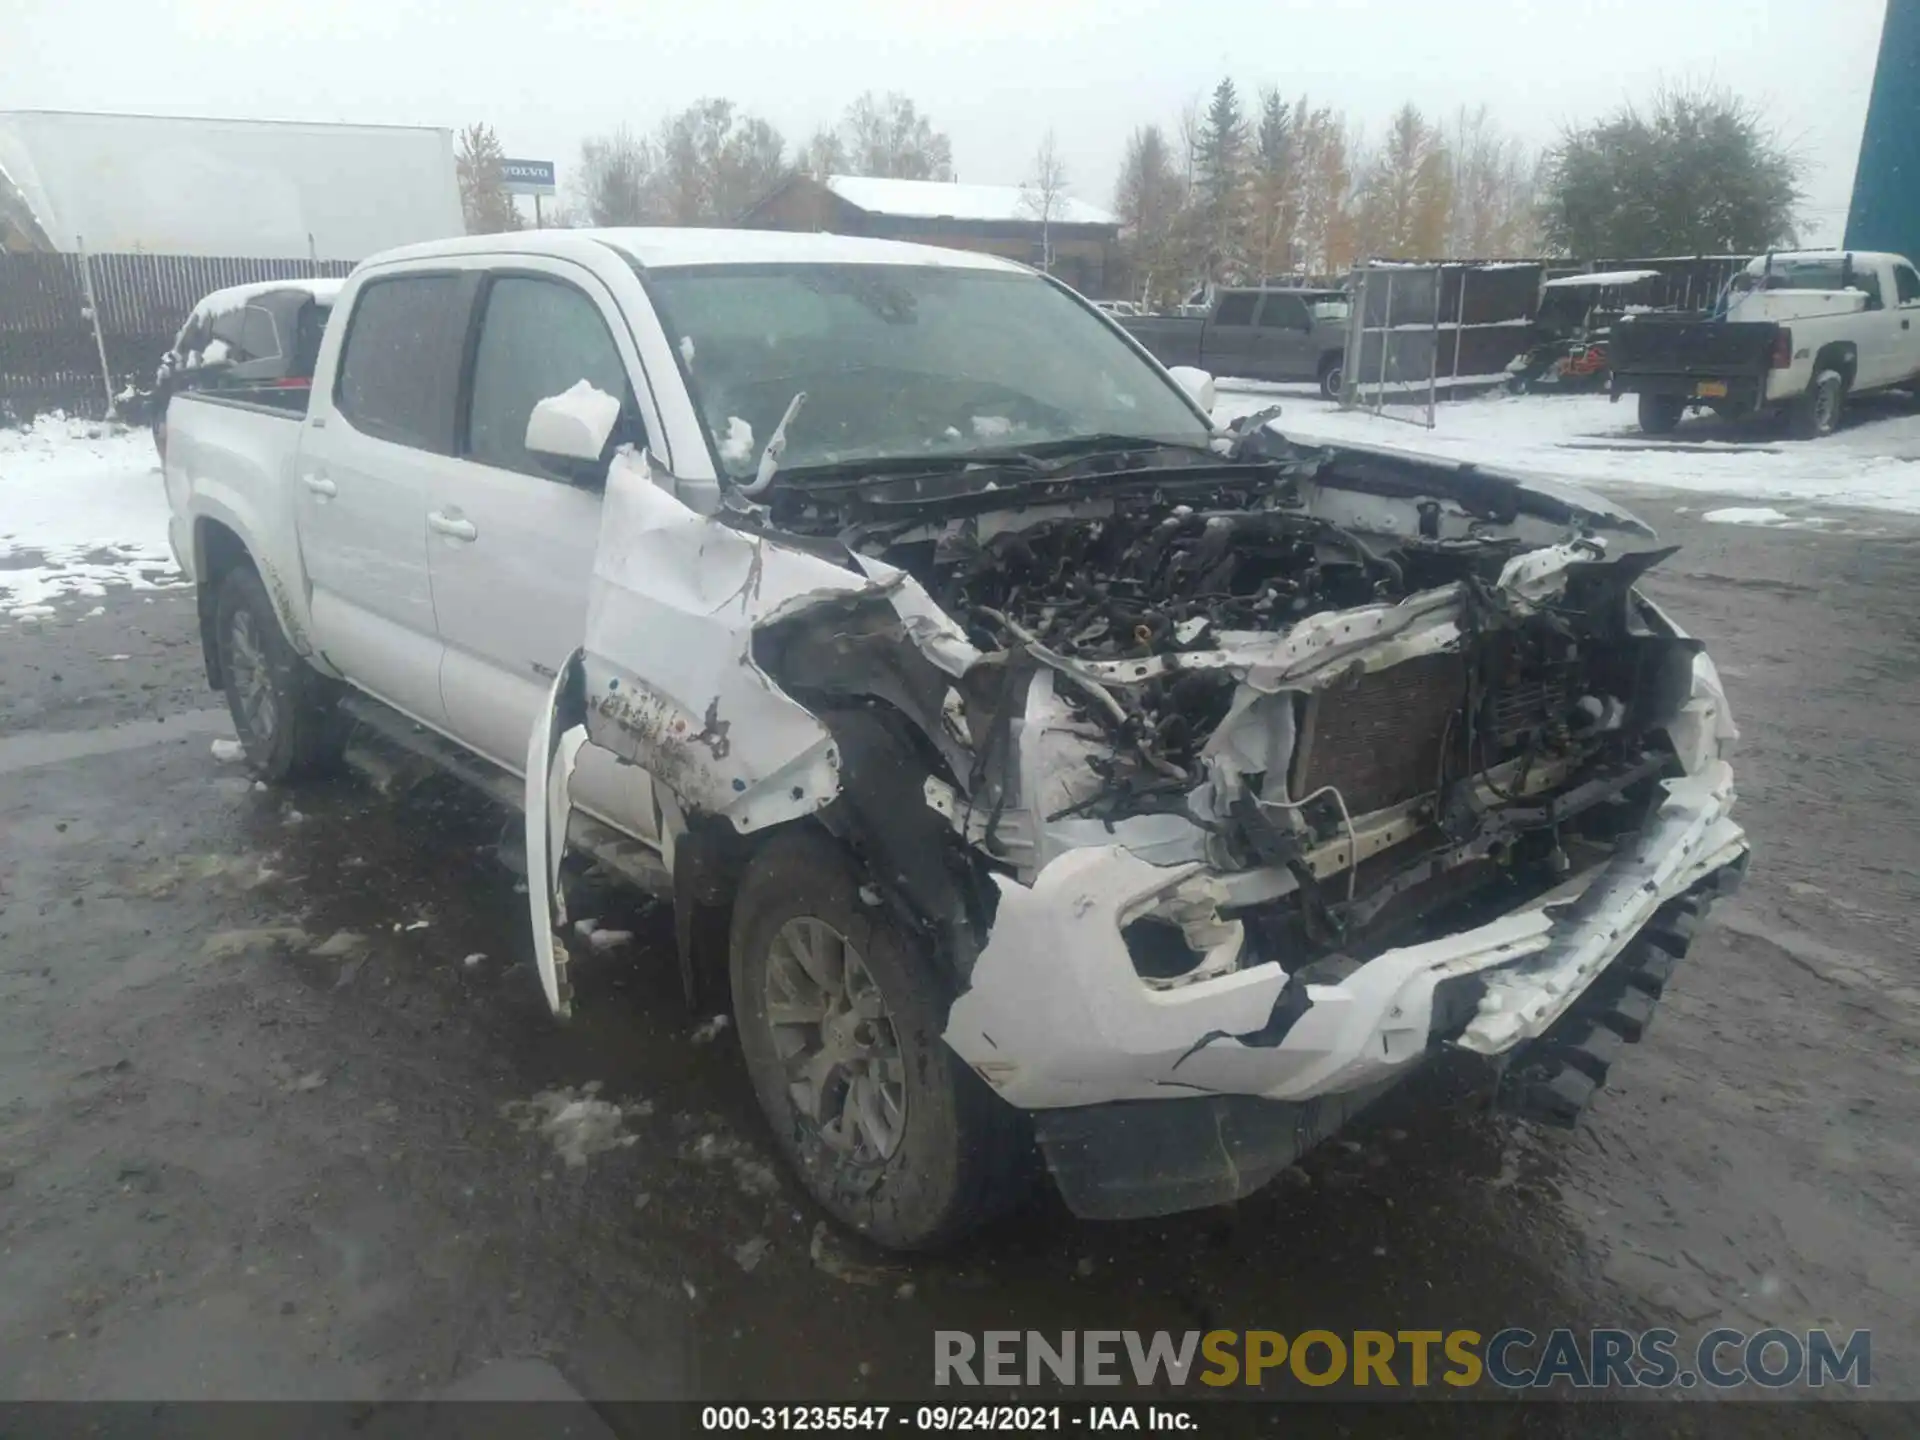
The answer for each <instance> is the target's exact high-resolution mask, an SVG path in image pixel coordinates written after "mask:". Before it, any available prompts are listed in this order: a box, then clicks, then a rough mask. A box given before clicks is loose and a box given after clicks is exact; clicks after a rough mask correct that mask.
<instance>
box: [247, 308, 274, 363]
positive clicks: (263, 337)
mask: <svg viewBox="0 0 1920 1440" xmlns="http://www.w3.org/2000/svg"><path fill="white" fill-rule="evenodd" d="M240 348H241V349H242V350H244V351H245V352H246V356H247V359H249V360H274V359H278V358H279V355H280V335H279V332H278V331H277V330H276V329H275V328H274V323H273V312H272V311H271V310H269V309H267V307H266V306H264V305H249V306H247V308H246V309H245V310H243V311H241V312H240Z"/></svg>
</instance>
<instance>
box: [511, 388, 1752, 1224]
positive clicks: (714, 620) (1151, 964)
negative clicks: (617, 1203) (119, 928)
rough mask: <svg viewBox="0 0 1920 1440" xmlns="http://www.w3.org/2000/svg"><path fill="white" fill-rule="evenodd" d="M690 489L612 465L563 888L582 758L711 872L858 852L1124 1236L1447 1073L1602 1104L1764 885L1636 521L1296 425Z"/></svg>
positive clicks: (961, 1017) (1698, 659)
mask: <svg viewBox="0 0 1920 1440" xmlns="http://www.w3.org/2000/svg"><path fill="white" fill-rule="evenodd" d="M671 489H672V481H671V477H667V476H661V475H657V474H654V473H653V472H652V471H651V470H650V469H649V467H648V465H647V463H646V461H645V457H635V456H627V457H625V458H624V459H623V460H621V461H619V462H616V465H615V471H614V475H613V477H612V479H611V481H610V483H609V491H608V511H607V518H606V521H605V523H604V526H603V535H602V542H601V548H600V555H599V559H598V561H597V562H596V567H595V583H594V600H593V605H592V611H591V618H590V621H589V633H588V636H587V643H586V645H585V647H584V649H583V651H582V653H581V655H580V656H579V657H576V662H575V664H574V665H573V666H572V667H570V669H569V671H568V673H567V674H565V675H563V676H562V679H561V681H560V682H559V683H558V684H557V685H556V688H555V697H556V715H557V716H558V717H559V718H558V719H557V720H556V721H555V722H554V723H553V724H551V725H550V726H549V727H546V728H545V729H543V731H542V733H541V734H540V735H537V736H536V737H535V740H534V746H533V754H532V755H530V763H529V767H528V783H529V799H530V801H535V803H530V804H529V807H528V814H529V826H530V831H531V829H532V828H533V827H535V826H536V825H537V826H538V827H539V828H540V829H541V831H542V834H541V836H540V839H539V841H538V843H537V845H536V844H535V842H534V841H533V840H532V839H531V838H530V844H529V853H530V859H531V858H533V857H534V856H535V855H536V854H537V855H538V856H539V857H540V864H539V866H538V867H537V868H536V870H535V873H536V874H537V875H539V876H540V877H541V878H542V879H543V880H548V881H549V882H551V881H552V880H553V877H557V873H558V872H557V867H555V866H554V865H553V864H552V863H551V862H552V857H553V856H554V854H555V852H556V849H557V845H556V843H555V837H557V836H559V835H561V834H563V831H564V822H565V806H564V804H562V803H556V802H555V801H554V796H555V794H556V793H557V792H556V782H555V781H554V780H553V779H552V776H553V775H554V773H555V770H554V765H556V764H558V765H560V766H562V767H563V768H564V767H565V766H566V765H567V764H569V763H570V759H571V753H572V751H571V750H570V749H569V743H568V741H567V739H566V737H567V736H568V735H569V733H572V734H573V735H574V736H575V738H574V740H573V741H572V742H571V743H572V745H574V746H575V747H577V744H578V736H579V735H580V734H582V733H584V735H585V736H587V737H588V738H590V739H592V741H593V742H594V743H596V744H599V745H602V746H605V747H606V748H608V749H611V750H614V751H615V752H616V753H618V754H620V755H622V756H623V757H625V758H627V759H629V760H631V761H633V762H634V763H637V764H639V765H641V766H643V767H644V768H645V769H647V771H648V772H649V773H650V775H651V776H652V778H653V781H654V786H655V793H656V796H657V797H658V798H659V801H660V805H661V812H662V813H661V826H662V834H663V837H664V839H663V849H664V850H665V852H666V858H667V862H668V866H669V868H670V869H672V870H674V871H675V872H676V876H678V874H679V873H680V872H681V871H683V870H689V869H692V868H694V867H693V865H692V863H691V862H690V861H689V860H688V859H687V858H686V857H685V856H680V855H677V854H676V847H682V848H684V849H685V850H686V851H687V854H688V855H692V854H694V853H696V852H697V853H698V854H699V855H700V856H702V857H703V864H705V863H706V861H707V860H709V859H711V857H715V856H718V857H720V859H719V860H718V861H715V862H713V863H715V864H717V865H718V866H719V868H720V869H721V870H722V871H724V870H725V868H726V866H727V865H729V864H733V865H740V864H746V863H750V855H751V848H752V847H751V837H752V836H753V835H754V834H756V833H758V832H763V831H766V830H769V829H772V828H774V827H778V826H781V825H784V824H787V823H790V822H793V821H796V820H801V819H810V820H811V821H812V822H814V823H818V824H822V825H824V826H826V827H827V828H828V829H830V830H831V831H833V832H834V833H836V834H837V835H839V836H840V837H841V838H842V839H843V840H844V841H845V842H846V844H847V845H848V846H849V847H850V848H851V849H852V850H853V851H854V852H855V853H856V854H857V855H858V856H859V857H860V859H861V860H862V862H863V864H864V867H865V870H866V872H867V873H868V874H869V876H870V877H871V880H872V886H873V889H874V891H875V892H876V894H875V900H876V903H882V904H885V905H886V906H887V907H888V908H889V909H890V910H891V911H892V912H893V913H894V914H895V915H896V916H897V917H898V918H899V919H900V921H901V922H902V923H903V924H905V925H907V926H909V927H910V928H911V930H912V931H913V932H914V933H916V934H917V935H919V936H920V937H922V941H923V944H924V948H925V952H926V956H927V958H928V961H929V963H931V964H934V965H935V966H937V967H938V968H939V969H940V971H941V972H942V973H943V975H944V976H945V977H946V980H947V983H948V987H949V990H950V992H951V993H952V994H954V995H955V996H957V998H956V999H955V1001H954V1003H953V1005H952V1008H951V1011H950V1014H949V1018H948V1023H947V1027H946V1032H945V1038H946V1041H947V1043H948V1044H949V1045H950V1046H951V1047H952V1048H953V1049H954V1050H955V1051H956V1052H957V1053H958V1054H959V1055H960V1056H962V1057H963V1058H964V1059H965V1060H966V1061H967V1062H968V1063H969V1064H970V1065H971V1066H972V1067H973V1069H974V1070H975V1071H976V1072H977V1073H978V1074H979V1075H980V1076H981V1077H982V1078H983V1079H984V1080H985V1081H986V1082H987V1084H988V1085H990V1086H991V1087H992V1088H993V1089H994V1090H995V1091H996V1092H997V1093H998V1094H999V1095H1000V1096H1002V1097H1003V1098H1004V1099H1005V1100H1006V1101H1008V1102H1009V1103H1011V1104H1013V1105H1016V1106H1019V1107H1021V1108H1023V1109H1027V1110H1030V1111H1034V1112H1036V1118H1037V1130H1038V1134H1039V1136H1040V1140H1041V1143H1042V1146H1043V1148H1044V1150H1045V1151H1046V1154H1047V1158H1048V1160H1049V1162H1050V1164H1051V1166H1052V1168H1053V1170H1054V1173H1055V1175H1056V1177H1057V1178H1058V1179H1059V1181H1060V1183H1061V1186H1062V1189H1063V1192H1064V1193H1065V1195H1066V1197H1067V1199H1068V1201H1069V1203H1070V1204H1071V1205H1072V1206H1073V1207H1074V1208H1075V1209H1076V1210H1078V1211H1080V1212H1081V1213H1083V1214H1089V1215H1103V1216H1121V1215H1142V1214H1152V1213H1163V1212H1166V1211H1171V1210H1178V1209H1184V1208H1189V1207H1191V1206H1193V1205H1200V1204H1210V1203H1217V1202H1219V1201H1222V1200H1227V1199H1232V1198H1234V1197H1236V1196H1238V1195H1241V1194H1245V1193H1247V1192H1248V1191H1250V1190H1252V1189H1254V1188H1256V1187H1257V1186H1258V1185H1259V1184H1261V1183H1264V1181H1265V1180H1266V1179H1267V1178H1269V1177H1270V1176H1271V1175H1272V1174H1273V1173H1274V1172H1275V1171H1277V1170H1278V1169H1279V1168H1280V1167H1281V1166H1284V1165H1285V1164H1287V1163H1290V1162H1291V1160H1292V1159H1294V1158H1295V1157H1296V1156H1297V1155H1298V1154H1299V1153H1300V1151H1301V1150H1303V1149H1305V1148H1307V1147H1308V1146H1309V1145H1311V1144H1312V1143H1315V1142H1316V1141H1317V1140H1318V1139H1319V1138H1321V1137H1323V1136H1324V1135H1325V1134H1327V1133H1330V1132H1331V1130H1332V1129H1333V1128H1335V1127H1337V1126H1338V1124H1340V1123H1341V1122H1342V1121H1344V1119H1345V1118H1346V1116H1348V1115H1349V1114H1351V1113H1353V1111H1355V1110H1356V1109H1357V1108H1358V1107H1359V1106H1360V1105H1362V1104H1364V1103H1366V1102H1367V1101H1368V1100H1370V1099H1371V1098H1373V1097H1374V1096H1375V1095H1377V1094H1379V1093H1381V1092H1382V1091H1383V1090H1384V1089H1386V1088H1388V1087H1390V1086H1391V1085H1392V1084H1394V1083H1397V1082H1398V1081H1399V1080H1400V1079H1402V1078H1404V1077H1405V1076H1406V1075H1407V1074H1409V1073H1411V1072H1412V1071H1413V1069H1414V1068H1415V1067H1416V1066H1417V1065H1418V1064H1419V1063H1420V1062H1422V1061H1423V1060H1425V1059H1427V1058H1428V1057H1429V1056H1431V1055H1432V1054H1434V1053H1436V1052H1438V1051H1440V1050H1443V1049H1458V1050H1461V1051H1468V1052H1474V1053H1477V1054H1480V1055H1483V1056H1487V1057H1491V1058H1493V1059H1495V1060H1496V1061H1497V1062H1498V1063H1501V1064H1503V1065H1505V1066H1506V1067H1507V1069H1508V1075H1509V1081H1508V1091H1509V1093H1510V1095H1511V1096H1512V1097H1513V1098H1514V1099H1515V1101H1516V1103H1517V1104H1519V1105H1521V1106H1522V1108H1525V1109H1528V1110H1529V1111H1530V1112H1531V1113H1535V1114H1538V1115H1541V1116H1543V1117H1545V1118H1549V1119H1555V1120H1562V1121H1564V1120H1568V1119H1570V1118H1571V1116H1572V1115H1574V1114H1577V1113H1578V1110H1579V1107H1580V1104H1581V1103H1583V1102H1584V1099H1585V1098H1586V1096H1587V1095H1588V1094H1590V1093H1591V1090H1592V1088H1593V1087H1594V1086H1596V1085H1597V1084H1598V1083H1600V1081H1601V1080H1603V1079H1604V1076H1605V1070H1606V1066H1607V1064H1608V1063H1610V1061H1611V1058H1612V1055H1613V1052H1614V1049H1615V1048H1616V1047H1617V1045H1618V1044H1619V1043H1621V1042H1623V1041H1626V1040H1632V1039H1637V1038H1638V1032H1639V1029H1640V1028H1641V1027H1642V1026H1643V1025H1644V1023H1645V1011H1646V1009H1647V1008H1649V1007H1650V1006H1651V1003H1652V999H1653V998H1655V997H1657V995H1658V993H1659V989H1660V986H1661V985H1662V984H1663V983H1664V980H1665V977H1666V974H1667V973H1668V972H1669V971H1670V969H1671V963H1672V961H1673V960H1674V959H1677V958H1678V954H1679V953H1680V952H1683V951H1684V948H1685V937H1686V935H1687V934H1690V932H1691V926H1692V924H1693V923H1694V922H1695V921H1696V920H1697V918H1698V915H1699V912H1700V911H1701V909H1702V908H1703V907H1704V903H1705V901H1706V899H1708V898H1710V897H1711V895H1712V894H1713V893H1716V892H1717V890H1718V889H1719V888H1721V887H1722V886H1724V885H1725V884H1727V883H1730V881H1731V880H1732V879H1735V878H1737V876H1738V874H1739V872H1740V868H1741V867H1742V865H1743V864H1744V856H1745V851H1746V844H1745V840H1744V838H1743V836H1742V833H1741V831H1740V830H1739V828H1738V827H1737V826H1736V825H1735V824H1734V823H1733V821H1732V820H1731V819H1730V818H1729V811H1730V809H1731V806H1732V803H1733V798H1734V793H1733V783H1732V775H1731V770H1730V768H1729V765H1728V755H1729V753H1730V750H1731V745H1732V742H1733V739H1734V736H1735V732H1734V729H1733V726H1732V723H1731V720H1730V718H1729V717H1728V714H1727V709H1726V703H1725V697H1724V695H1723V693H1722V691H1721V688H1720V685H1719V681H1718V678H1717V676H1716V674H1715V672H1714V670H1713V666H1712V663H1711V661H1710V660H1708V659H1707V657H1706V656H1705V654H1704V653H1703V651H1702V649H1701V647H1700V645H1699V644H1698V643H1697V642H1696V641H1693V640H1692V639H1690V638H1689V637H1687V636H1686V635H1685V634H1684V633H1683V632H1681V631H1680V630H1679V629H1678V628H1677V627H1676V626H1674V625H1673V624H1672V623H1671V622H1669V621H1668V620H1667V619H1666V618H1665V617H1664V616H1663V615H1662V614H1661V613H1660V612H1659V611H1658V610H1657V609H1656V608H1655V607H1654V606H1653V605H1652V604H1651V602H1649V601H1648V600H1646V599H1645V598H1644V597H1642V596H1641V595H1640V594H1639V593H1638V591H1637V590H1636V589H1635V584H1636V582H1637V581H1638V579H1639V578H1640V576H1641V575H1642V574H1644V573H1645V571H1646V570H1647V569H1648V568H1650V567H1651V566H1652V565H1653V564H1655V563H1657V562H1658V561H1659V560H1660V559H1662V558H1664V556H1665V554H1667V553H1669V552H1664V551H1659V550H1655V549H1651V548H1648V543H1647V542H1648V541H1649V540H1650V537H1649V536H1648V534H1647V532H1646V531H1645V530H1644V528H1643V527H1640V526H1639V525H1638V522H1635V521H1633V520H1632V519H1631V517H1627V516H1625V515H1623V514H1622V513H1620V512H1618V511H1615V510H1612V509H1611V508H1610V507H1608V506H1607V505H1606V504H1605V502H1602V501H1599V500H1597V499H1596V498H1593V497H1584V496H1577V495H1569V494H1562V493H1557V492H1556V493H1547V492H1546V491H1544V490H1543V489H1541V488H1539V487H1536V486H1531V485H1527V484H1523V483H1520V482H1517V481H1514V480H1510V479H1504V478H1500V477H1495V476H1489V475H1486V474H1483V473H1481V472H1477V471H1474V470H1472V469H1471V468H1469V467H1452V466H1446V465H1441V464H1435V463H1428V462H1422V461H1415V460H1409V459H1407V458H1405V457H1395V456H1389V455H1384V454H1376V453H1372V452H1366V451H1360V450H1327V449H1314V450H1307V449H1296V448H1294V447H1292V446H1289V445H1287V444H1286V443H1285V442H1283V441H1281V440H1279V439H1278V437H1276V436H1274V435H1273V434H1272V433H1271V432H1269V431H1266V430H1264V429H1262V428H1260V427H1259V426H1258V425H1254V426H1249V427H1247V428H1245V429H1244V430H1242V431H1241V432H1240V433H1239V434H1238V435H1237V436H1236V437H1234V438H1233V440H1232V441H1231V442H1230V443H1224V442H1223V443H1222V444H1221V445H1219V446H1217V447H1216V448H1215V449H1213V450H1198V449H1192V448H1179V449H1177V450H1176V449H1171V448H1165V447H1163V448H1161V449H1160V450H1157V451H1148V450H1145V449H1143V448H1141V447H1138V446H1116V447H1115V448H1113V449H1112V450H1110V451H1102V450H1099V449H1097V448H1095V449H1094V450H1093V451H1092V452H1091V453H1085V454H1075V455H1072V456H1067V457H1060V458H1046V457H1038V456H1019V457H1013V458H1010V459H1007V460H1001V461H992V462H982V463H980V464H976V465H968V466H965V467H952V466H949V467H946V468H943V469H938V470H934V469H929V470H926V471H919V472H908V473H902V474H893V475H871V474H864V475H862V474H856V475H851V476H846V477H838V476H830V477H824V478H818V479H814V480H811V481H807V482H805V483H792V484H787V485H783V486H781V487H779V488H777V489H776V490H774V491H773V492H772V494H771V496H770V497H769V504H768V505H767V506H765V507H762V506H759V505H743V504H739V503H737V502H736V504H735V506H734V508H732V509H731V510H730V511H725V512H723V513H722V514H720V515H717V516H713V517H704V516H700V515H697V514H695V513H694V512H693V511H691V510H689V509H688V508H687V507H686V506H684V505H682V504H681V503H680V502H679V501H678V500H677V499H675V498H674V497H673V495H672V493H671ZM550 761H551V762H552V763H550ZM536 787H537V789H536ZM558 789H559V790H560V791H563V790H564V785H563V784H561V785H559V787H558ZM536 797H537V800H536ZM556 827H558V828H556ZM709 868H710V867H709ZM677 888H678V887H677ZM725 888H726V887H725V883H724V881H722V882H720V883H717V884H709V885H708V886H707V887H706V890H705V891H704V892H703V893H705V894H706V895H707V897H708V898H709V900H711V899H713V898H715V897H717V896H719V895H720V894H722V893H723V892H724V891H725ZM534 891H535V898H534V906H535V921H536V930H541V931H547V932H551V931H553V930H554V929H555V928H556V926H560V925H563V923H564V919H565V916H564V900H563V899H562V898H561V897H560V895H559V891H558V886H557V883H546V884H540V885H536V886H535V887H534ZM688 893H689V894H691V893H692V887H691V885H690V886H689V890H688ZM687 929H688V927H687V926H685V925H683V927H682V932H683V941H684V937H685V935H686V933H687ZM1649 937H1652V938H1649ZM563 970H564V948H563V947H562V948H561V949H560V950H559V952H558V953H557V954H555V953H554V952H553V947H552V946H551V943H550V941H549V940H548V939H547V938H546V937H545V936H543V975H545V976H546V977H547V979H548V993H549V998H550V999H553V1000H555V1002H556V1006H557V1007H558V1006H559V1005H561V1004H563V1003H564V1001H565V998H566V992H565V986H564V978H563Z"/></svg>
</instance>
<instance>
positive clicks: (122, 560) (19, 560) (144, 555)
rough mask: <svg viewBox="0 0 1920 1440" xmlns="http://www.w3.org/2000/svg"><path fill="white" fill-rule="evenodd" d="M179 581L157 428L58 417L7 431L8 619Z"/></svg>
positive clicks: (0, 586) (4, 571)
mask: <svg viewBox="0 0 1920 1440" xmlns="http://www.w3.org/2000/svg"><path fill="white" fill-rule="evenodd" d="M177 583H179V574H178V572H177V570H176V568H175V566H174V563H173V551H172V550H171V548H170V547H169V546H168V544H167V497H166V492H165V491H164V489H163V488H162V486H161V482H160V464H159V460H158V457H157V456H156V455H155V454H154V449H153V437H152V436H151V435H149V434H148V433H147V432H146V431H145V430H125V429H122V428H120V427H118V426H110V425H103V424H100V423H97V422H93V421H86V420H69V419H66V418H64V417H62V416H58V415H43V416H41V417H40V418H39V419H38V420H37V421H35V422H34V423H33V424H32V425H31V426H29V427H27V428H26V429H24V430H8V429H0V617H4V618H11V619H26V618H31V617H33V616H36V615H40V614H43V613H45V611H46V606H47V602H48V601H50V600H53V599H56V598H58V597H60V596H66V595H100V594H104V593H105V590H106V587H107V586H109V585H125V586H130V587H132V588H134V589H140V590H150V589H156V588H159V587H161V586H164V585H167V584H177Z"/></svg>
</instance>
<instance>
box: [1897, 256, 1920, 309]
mask: <svg viewBox="0 0 1920 1440" xmlns="http://www.w3.org/2000/svg"><path fill="white" fill-rule="evenodd" d="M1893 283H1894V285H1895V286H1896V287H1897V288H1898V289H1899V292H1900V303H1901V304H1902V305H1914V304H1920V274H1915V273H1914V269H1913V267H1912V266H1911V265H1895V266H1894V267H1893Z"/></svg>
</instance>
